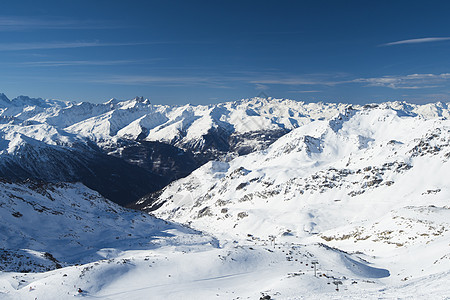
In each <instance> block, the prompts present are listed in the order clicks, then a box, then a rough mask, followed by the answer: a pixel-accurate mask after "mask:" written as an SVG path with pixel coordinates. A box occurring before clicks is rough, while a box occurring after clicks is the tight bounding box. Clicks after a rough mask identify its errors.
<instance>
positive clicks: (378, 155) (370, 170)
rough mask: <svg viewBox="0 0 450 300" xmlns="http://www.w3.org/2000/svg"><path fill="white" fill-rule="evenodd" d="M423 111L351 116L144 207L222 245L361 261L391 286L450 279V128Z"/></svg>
mask: <svg viewBox="0 0 450 300" xmlns="http://www.w3.org/2000/svg"><path fill="white" fill-rule="evenodd" d="M421 111H422V114H421V115H417V114H416V113H414V114H413V113H410V112H408V113H407V112H405V111H404V110H397V109H393V108H391V107H387V105H386V104H384V105H380V106H378V107H371V108H369V107H368V108H366V109H362V110H354V109H347V111H346V112H345V113H344V114H340V115H338V116H337V117H335V118H332V119H330V120H316V121H314V122H311V123H310V124H307V125H304V126H302V127H300V128H298V129H295V130H293V131H291V132H290V133H288V134H286V135H285V136H283V137H281V138H280V139H278V140H277V141H276V142H275V143H273V144H272V145H271V146H270V147H269V148H268V149H266V150H263V151H259V152H254V153H252V154H249V155H246V156H241V157H239V158H236V159H234V160H233V161H231V162H210V163H208V164H206V165H204V166H203V167H201V168H200V169H198V170H196V171H194V172H193V173H192V174H191V175H190V176H188V177H186V178H183V179H180V180H178V181H175V182H173V183H172V184H170V185H169V186H167V187H166V188H165V189H164V190H163V191H161V192H160V193H158V194H157V195H153V197H155V196H156V197H157V198H156V201H155V199H154V198H152V197H147V198H144V199H142V200H141V201H140V202H139V203H138V205H140V206H141V207H143V209H147V210H154V209H156V210H155V211H153V214H154V215H155V216H158V217H161V218H164V219H167V220H173V221H177V222H181V223H185V224H189V225H190V226H192V227H193V228H196V229H199V230H203V231H206V232H210V233H214V234H215V235H216V236H218V237H219V239H225V240H242V239H246V238H248V237H251V238H252V239H254V240H256V241H269V240H270V239H273V237H275V239H276V240H279V241H280V242H281V241H283V242H290V243H301V244H315V243H320V244H325V245H327V246H328V247H331V248H335V249H340V250H342V251H345V252H348V253H359V254H361V255H360V257H364V259H365V260H366V261H368V262H370V263H373V264H375V265H377V266H379V267H382V268H383V269H386V270H389V273H390V277H389V278H388V279H387V280H386V281H385V282H389V284H399V285H402V283H403V282H404V286H406V285H411V284H412V283H409V282H410V281H413V282H415V283H417V282H420V284H424V282H426V281H427V280H431V278H448V276H449V274H450V273H449V269H450V261H449V257H450V248H449V247H448V245H449V243H450V233H449V231H448V228H449V227H450V221H449V220H450V202H449V198H450V187H449V184H448V178H449V176H450V173H449V172H450V171H449V170H450V120H449V119H448V113H447V111H445V112H444V113H441V112H437V111H435V112H433V110H431V109H430V107H421ZM416 112H417V110H416Z"/></svg>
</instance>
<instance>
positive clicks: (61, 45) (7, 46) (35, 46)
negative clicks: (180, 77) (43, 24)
mask: <svg viewBox="0 0 450 300" xmlns="http://www.w3.org/2000/svg"><path fill="white" fill-rule="evenodd" d="M146 44H149V43H100V42H97V41H95V42H48V43H0V51H24V50H46V49H68V48H86V47H117V46H137V45H146Z"/></svg>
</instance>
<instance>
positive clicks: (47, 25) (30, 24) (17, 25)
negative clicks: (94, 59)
mask: <svg viewBox="0 0 450 300" xmlns="http://www.w3.org/2000/svg"><path fill="white" fill-rule="evenodd" d="M118 27H119V26H118V25H112V24H110V23H108V22H105V21H102V22H100V21H96V20H75V19H67V18H64V19H61V18H45V19H38V18H30V17H26V18H25V17H20V16H0V31H26V30H41V29H112V28H118Z"/></svg>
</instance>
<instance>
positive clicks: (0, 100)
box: [0, 93, 11, 107]
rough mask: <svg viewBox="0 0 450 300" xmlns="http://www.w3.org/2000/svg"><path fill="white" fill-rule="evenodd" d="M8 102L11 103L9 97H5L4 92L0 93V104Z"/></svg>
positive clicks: (3, 104) (3, 105) (5, 104)
mask: <svg viewBox="0 0 450 300" xmlns="http://www.w3.org/2000/svg"><path fill="white" fill-rule="evenodd" d="M9 104H11V100H9V98H8V97H6V95H5V94H3V93H0V106H1V107H5V106H8V105H9Z"/></svg>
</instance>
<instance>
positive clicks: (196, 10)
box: [0, 0, 450, 104]
mask: <svg viewBox="0 0 450 300" xmlns="http://www.w3.org/2000/svg"><path fill="white" fill-rule="evenodd" d="M449 12H450V2H448V1H320V0H317V1H245V0H243V1H242V0H241V1H214V0H212V1H211V0H210V1H132V0H130V1H116V0H108V1H103V0H90V1H85V0H78V1H74V0H72V1H69V0H66V1H61V0H58V1H45V0H42V1H20V0H17V1H8V2H5V3H3V2H2V3H1V4H0V68H1V72H0V92H3V93H5V94H6V95H7V96H8V97H9V98H13V97H16V96H18V95H28V96H32V97H42V98H52V99H64V100H71V101H90V102H104V101H107V100H108V99H110V98H113V97H115V98H118V99H130V98H133V97H135V96H144V97H146V98H149V99H151V100H152V101H153V102H154V103H170V104H184V103H188V102H189V103H194V104H206V103H215V102H222V101H228V100H237V99H242V98H248V97H253V96H256V95H258V94H259V93H261V92H264V93H265V94H267V95H269V96H273V97H280V98H290V99H295V100H304V101H308V102H309V101H311V102H316V101H324V102H347V103H368V102H380V101H388V100H392V101H393V100H406V101H409V102H413V103H425V102H431V101H445V102H450V18H449V17H448V15H449Z"/></svg>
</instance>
